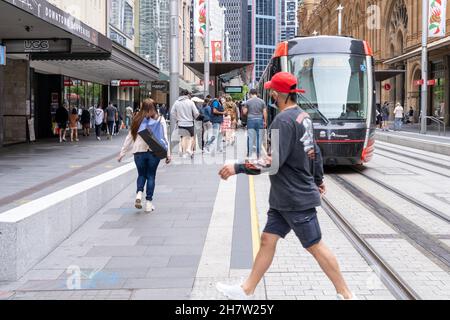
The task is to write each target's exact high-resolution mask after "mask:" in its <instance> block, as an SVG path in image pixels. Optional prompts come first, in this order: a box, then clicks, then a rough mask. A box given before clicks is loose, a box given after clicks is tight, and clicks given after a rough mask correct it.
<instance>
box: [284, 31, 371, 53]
mask: <svg viewBox="0 0 450 320" xmlns="http://www.w3.org/2000/svg"><path fill="white" fill-rule="evenodd" d="M285 45H287V52H286V54H287V55H300V54H313V53H315V54H317V53H348V54H357V55H372V50H371V49H370V47H369V45H368V43H367V42H366V41H364V40H358V39H355V38H351V37H344V36H314V37H299V38H294V39H292V40H289V41H287V42H285ZM281 51H283V50H281ZM280 55H282V54H280Z"/></svg>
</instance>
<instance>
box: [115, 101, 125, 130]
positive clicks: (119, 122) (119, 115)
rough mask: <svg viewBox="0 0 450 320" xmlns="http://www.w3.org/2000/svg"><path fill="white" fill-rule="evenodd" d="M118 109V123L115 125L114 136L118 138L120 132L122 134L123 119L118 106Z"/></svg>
mask: <svg viewBox="0 0 450 320" xmlns="http://www.w3.org/2000/svg"><path fill="white" fill-rule="evenodd" d="M116 109H117V115H116V123H115V125H114V134H115V135H116V136H118V135H119V132H120V128H121V127H122V122H123V118H122V115H121V114H120V112H119V109H118V108H117V106H116Z"/></svg>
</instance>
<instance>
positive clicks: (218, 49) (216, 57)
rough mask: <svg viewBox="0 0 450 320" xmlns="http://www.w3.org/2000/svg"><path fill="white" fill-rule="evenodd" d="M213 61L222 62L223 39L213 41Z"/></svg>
mask: <svg viewBox="0 0 450 320" xmlns="http://www.w3.org/2000/svg"><path fill="white" fill-rule="evenodd" d="M211 48H212V61H213V62H222V61H223V59H222V41H211Z"/></svg>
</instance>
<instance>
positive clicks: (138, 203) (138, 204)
mask: <svg viewBox="0 0 450 320" xmlns="http://www.w3.org/2000/svg"><path fill="white" fill-rule="evenodd" d="M134 206H135V207H136V209H139V210H141V209H142V191H139V192H138V193H137V195H136V201H135V203H134Z"/></svg>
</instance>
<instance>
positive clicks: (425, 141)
mask: <svg viewBox="0 0 450 320" xmlns="http://www.w3.org/2000/svg"><path fill="white" fill-rule="evenodd" d="M376 138H377V140H379V141H383V142H387V143H392V144H397V145H401V146H405V147H409V148H414V149H419V150H423V151H429V152H434V153H439V154H443V155H450V137H448V136H443V135H442V136H439V135H438V134H437V132H434V131H432V132H429V133H428V134H420V133H419V132H418V131H416V130H413V129H411V128H408V127H405V130H402V131H393V130H391V131H388V132H386V131H382V130H380V129H377V132H376Z"/></svg>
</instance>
